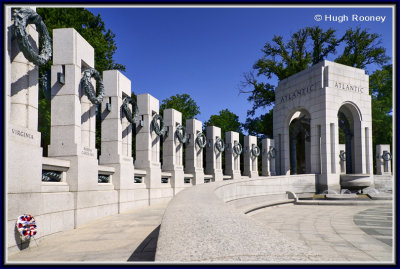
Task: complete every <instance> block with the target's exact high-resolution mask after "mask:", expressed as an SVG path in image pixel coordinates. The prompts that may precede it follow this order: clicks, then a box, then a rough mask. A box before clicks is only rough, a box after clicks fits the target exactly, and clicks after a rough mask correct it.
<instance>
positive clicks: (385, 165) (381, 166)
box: [376, 145, 392, 175]
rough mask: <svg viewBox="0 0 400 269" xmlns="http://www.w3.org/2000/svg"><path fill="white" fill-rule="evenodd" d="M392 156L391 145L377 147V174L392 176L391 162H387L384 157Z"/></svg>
mask: <svg viewBox="0 0 400 269" xmlns="http://www.w3.org/2000/svg"><path fill="white" fill-rule="evenodd" d="M388 153H389V154H390V145H376V174H377V175H391V174H392V172H391V160H388V161H385V160H384V159H383V158H382V156H383V155H384V154H385V155H387V156H391V155H388Z"/></svg>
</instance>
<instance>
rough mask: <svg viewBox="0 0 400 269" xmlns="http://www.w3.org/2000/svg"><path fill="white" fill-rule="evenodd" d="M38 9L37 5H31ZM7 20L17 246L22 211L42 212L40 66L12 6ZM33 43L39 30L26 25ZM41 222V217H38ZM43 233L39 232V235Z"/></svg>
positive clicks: (13, 243)
mask: <svg viewBox="0 0 400 269" xmlns="http://www.w3.org/2000/svg"><path fill="white" fill-rule="evenodd" d="M32 9H35V8H32ZM5 16H6V18H5V20H6V23H5V24H6V25H5V26H6V27H7V28H6V29H5V31H6V35H7V42H6V43H5V46H6V48H5V49H6V52H7V53H6V63H5V65H4V67H5V72H6V76H5V82H6V83H5V87H6V89H5V91H6V102H5V105H6V110H5V113H6V122H5V124H6V130H7V131H6V141H7V148H6V149H5V152H6V155H7V157H6V158H7V159H6V166H7V168H6V171H7V172H6V173H7V174H6V178H5V179H4V180H6V182H7V185H6V186H7V216H6V219H7V237H8V238H7V239H6V240H7V241H8V243H7V247H8V249H9V250H10V249H11V248H13V251H16V250H17V244H19V245H20V244H21V242H20V240H19V239H17V238H16V236H15V223H16V220H17V218H18V216H19V215H22V214H24V213H29V214H31V215H33V216H35V217H37V216H38V215H40V214H41V213H42V200H43V199H42V196H41V194H40V191H41V177H42V148H41V147H40V135H41V134H40V132H38V94H39V92H38V91H39V87H38V67H37V66H35V65H34V64H33V63H31V62H29V61H28V60H27V59H26V58H25V57H24V55H23V53H22V52H21V50H20V48H19V46H18V44H17V41H16V40H15V39H14V38H13V36H12V32H11V25H12V24H13V21H12V17H11V7H6V9H5ZM26 32H27V34H28V35H29V36H30V37H31V38H30V41H31V42H30V44H31V46H32V47H33V48H34V49H35V51H36V52H37V51H38V50H37V48H38V33H37V32H36V30H35V28H34V27H33V26H32V24H29V25H28V26H27V27H26ZM37 221H38V225H41V224H42V223H41V220H40V219H38V220H37ZM42 234H43V233H42V232H40V230H39V233H38V235H37V236H36V238H38V237H40V236H41V235H42Z"/></svg>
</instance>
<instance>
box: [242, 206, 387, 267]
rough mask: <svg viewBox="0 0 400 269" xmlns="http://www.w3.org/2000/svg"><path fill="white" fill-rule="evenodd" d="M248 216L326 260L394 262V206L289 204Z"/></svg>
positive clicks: (265, 209)
mask: <svg viewBox="0 0 400 269" xmlns="http://www.w3.org/2000/svg"><path fill="white" fill-rule="evenodd" d="M248 215H250V216H251V217H252V218H253V219H255V220H257V221H260V222H262V223H264V224H265V225H266V226H268V227H272V228H274V229H276V230H277V231H279V232H281V233H282V234H284V235H285V236H288V237H289V238H291V239H292V240H295V241H301V242H304V243H305V244H306V245H307V246H309V247H310V248H311V249H312V250H313V251H315V252H316V253H318V254H320V255H322V257H323V259H325V260H330V261H337V262H344V261H353V262H370V261H371V262H390V261H393V251H392V244H391V242H392V241H391V238H392V207H391V205H385V206H382V205H379V206H373V205H372V206H371V205H370V206H361V205H358V206H350V205H343V206H337V205H336V206H324V205H315V206H313V205H293V204H286V205H280V206H276V207H269V208H264V209H261V210H258V211H255V212H252V213H249V214H248Z"/></svg>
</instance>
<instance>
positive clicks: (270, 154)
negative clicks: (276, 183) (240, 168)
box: [262, 138, 276, 176]
mask: <svg viewBox="0 0 400 269" xmlns="http://www.w3.org/2000/svg"><path fill="white" fill-rule="evenodd" d="M274 145H275V143H274V140H273V139H269V138H264V139H263V140H262V175H263V176H275V157H276V150H275V148H274Z"/></svg>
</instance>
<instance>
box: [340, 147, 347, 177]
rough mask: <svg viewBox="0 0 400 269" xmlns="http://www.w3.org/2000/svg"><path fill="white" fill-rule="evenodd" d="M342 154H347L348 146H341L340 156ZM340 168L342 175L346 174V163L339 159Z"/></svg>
mask: <svg viewBox="0 0 400 269" xmlns="http://www.w3.org/2000/svg"><path fill="white" fill-rule="evenodd" d="M342 152H346V145H345V144H339V156H340V154H342ZM339 167H340V174H346V161H343V160H342V159H340V157H339Z"/></svg>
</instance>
